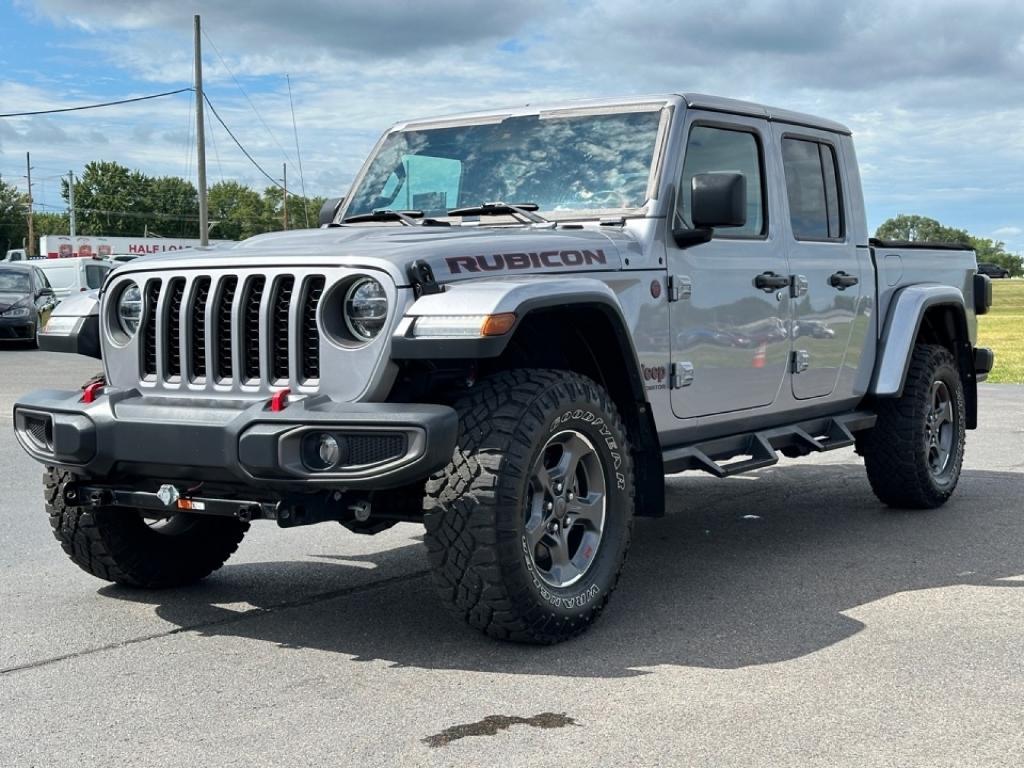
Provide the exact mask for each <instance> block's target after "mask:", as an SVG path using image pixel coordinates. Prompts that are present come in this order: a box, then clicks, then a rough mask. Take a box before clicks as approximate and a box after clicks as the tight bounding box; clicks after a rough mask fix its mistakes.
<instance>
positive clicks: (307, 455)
mask: <svg viewBox="0 0 1024 768" xmlns="http://www.w3.org/2000/svg"><path fill="white" fill-rule="evenodd" d="M347 458H348V444H347V443H346V441H345V438H344V437H340V436H338V435H333V434H331V433H330V432H314V433H312V434H309V435H306V437H305V439H303V441H302V463H303V464H305V465H306V467H307V468H309V469H311V470H313V471H314V472H325V471H328V470H331V469H335V468H336V467H337V466H338V465H340V464H344V463H345V461H346V460H347Z"/></svg>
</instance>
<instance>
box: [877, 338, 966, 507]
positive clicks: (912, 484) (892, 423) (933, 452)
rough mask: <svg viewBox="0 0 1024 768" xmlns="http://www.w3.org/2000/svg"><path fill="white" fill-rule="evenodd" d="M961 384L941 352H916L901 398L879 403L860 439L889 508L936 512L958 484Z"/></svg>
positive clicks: (920, 348) (927, 348)
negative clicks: (872, 421) (875, 418)
mask: <svg viewBox="0 0 1024 768" xmlns="http://www.w3.org/2000/svg"><path fill="white" fill-rule="evenodd" d="M965 421H966V409H965V402H964V389H963V382H962V381H961V380H960V373H959V371H958V370H957V366H956V361H955V360H954V359H953V355H952V354H950V352H949V350H947V349H946V348H945V347H942V346H939V345H935V344H919V345H917V346H916V347H915V348H914V354H913V357H912V358H911V361H910V370H909V371H908V372H907V381H906V384H905V385H904V387H903V394H902V396H900V397H899V398H893V399H883V400H879V401H878V424H877V425H876V426H875V428H874V429H872V430H871V431H869V432H866V433H864V435H863V436H862V437H861V438H860V439H859V440H858V449H859V450H860V452H861V453H862V454H863V456H864V466H865V467H866V469H867V473H868V480H869V481H870V482H871V489H872V490H873V491H874V492H875V495H876V496H877V497H878V498H879V499H881V500H882V501H883V502H884V503H886V504H887V505H889V506H890V507H896V508H904V509H934V508H935V507H939V506H941V505H942V504H944V503H945V502H946V500H947V499H948V498H949V497H950V496H951V495H952V493H953V490H954V489H955V488H956V485H957V482H958V481H959V479H960V469H961V466H962V465H963V458H964V441H965V436H966V433H965Z"/></svg>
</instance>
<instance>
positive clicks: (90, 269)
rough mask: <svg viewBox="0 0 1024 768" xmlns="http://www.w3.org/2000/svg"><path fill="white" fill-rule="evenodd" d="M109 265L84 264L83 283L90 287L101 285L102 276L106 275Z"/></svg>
mask: <svg viewBox="0 0 1024 768" xmlns="http://www.w3.org/2000/svg"><path fill="white" fill-rule="evenodd" d="M109 271H110V267H108V266H106V265H105V264H86V265H85V284H86V285H87V286H89V287H90V288H99V287H100V286H102V285H103V278H105V277H106V276H107V273H108V272H109Z"/></svg>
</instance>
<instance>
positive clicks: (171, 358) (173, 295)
mask: <svg viewBox="0 0 1024 768" xmlns="http://www.w3.org/2000/svg"><path fill="white" fill-rule="evenodd" d="M168 285H169V286H170V287H169V288H168V290H169V291H170V295H169V296H168V299H167V309H166V312H167V315H166V323H167V333H166V335H165V336H164V341H165V344H164V345H163V347H164V354H165V355H166V358H165V361H164V362H165V365H166V366H167V370H166V371H165V375H166V376H167V378H169V379H170V378H176V377H180V376H181V300H182V297H183V296H184V295H185V280H184V279H183V278H180V277H176V278H174V279H173V280H171V281H170V283H169V284H168Z"/></svg>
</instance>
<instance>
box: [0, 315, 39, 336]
mask: <svg viewBox="0 0 1024 768" xmlns="http://www.w3.org/2000/svg"><path fill="white" fill-rule="evenodd" d="M35 335H36V323H35V321H34V320H33V319H31V318H26V317H17V318H8V317H0V339H31V338H34V337H35Z"/></svg>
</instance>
